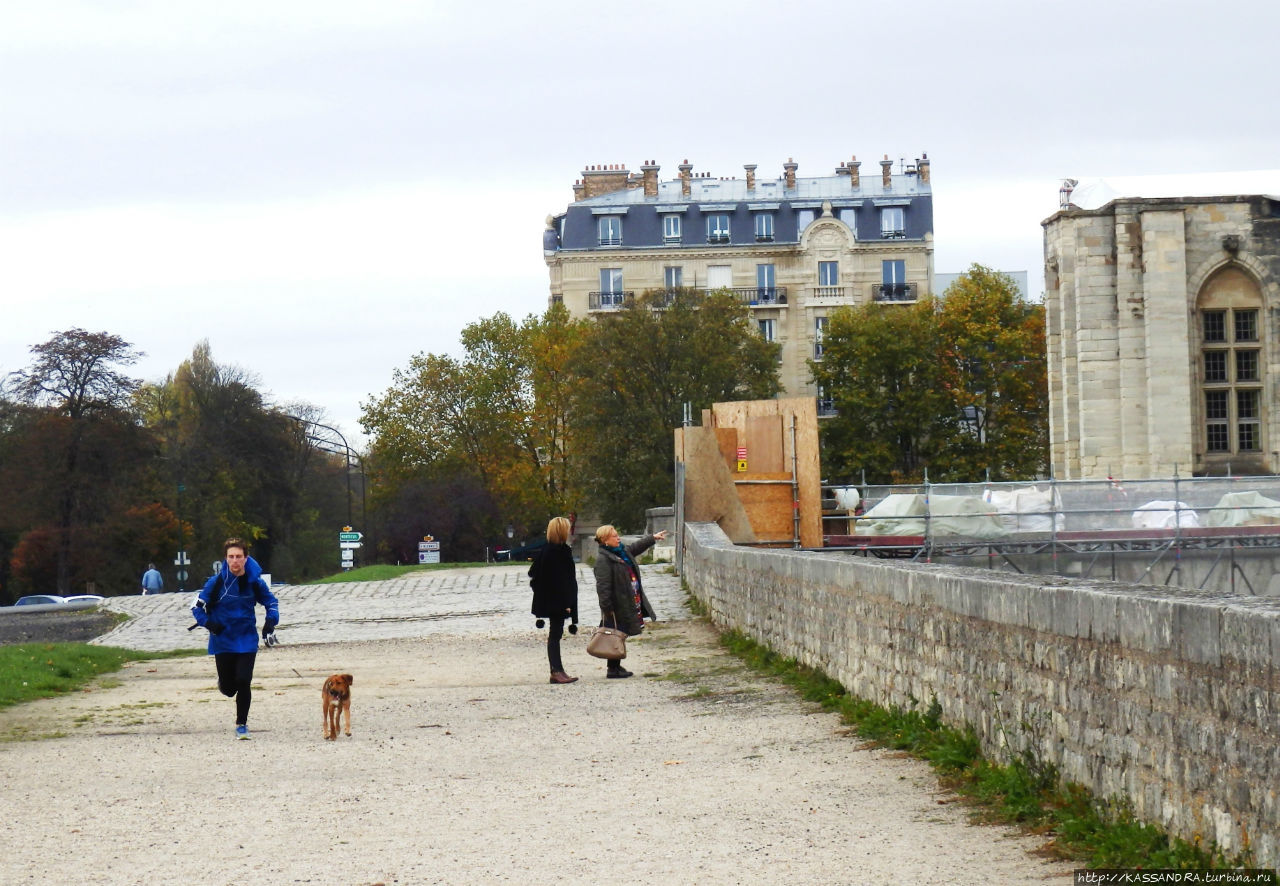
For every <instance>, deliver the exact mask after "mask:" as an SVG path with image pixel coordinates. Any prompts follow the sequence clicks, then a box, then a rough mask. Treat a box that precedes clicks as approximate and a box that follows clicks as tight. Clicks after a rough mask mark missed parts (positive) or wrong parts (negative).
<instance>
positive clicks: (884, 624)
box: [684, 523, 1280, 867]
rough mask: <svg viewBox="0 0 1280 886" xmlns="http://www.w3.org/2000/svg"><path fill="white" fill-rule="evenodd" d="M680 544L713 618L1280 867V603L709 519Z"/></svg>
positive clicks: (883, 697)
mask: <svg viewBox="0 0 1280 886" xmlns="http://www.w3.org/2000/svg"><path fill="white" fill-rule="evenodd" d="M685 544H686V548H685V555H684V577H685V579H686V581H687V583H688V586H689V588H690V590H691V591H692V593H693V594H694V595H695V596H696V597H697V598H698V599H699V600H700V601H702V603H703V604H705V605H706V607H707V608H708V610H709V611H710V614H711V618H712V619H713V621H714V622H715V623H716V624H717V625H719V626H722V627H725V628H734V629H736V630H739V631H741V632H742V633H744V634H746V635H747V636H749V637H751V638H752V639H754V640H756V641H757V642H760V643H763V644H765V645H767V646H768V647H770V648H771V649H773V650H775V651H776V652H779V653H781V654H783V655H787V656H793V657H795V658H796V659H797V660H798V661H800V662H802V663H804V664H807V665H810V666H813V667H816V668H820V669H821V670H823V671H824V672H826V673H827V674H829V675H830V676H831V677H833V678H835V679H837V680H839V681H840V682H841V683H842V684H843V685H844V686H845V687H846V688H847V689H848V690H849V691H850V692H852V693H853V694H855V695H857V696H860V697H862V698H866V699H869V700H871V701H875V702H877V703H879V704H882V705H885V706H890V705H898V706H904V707H906V706H910V705H919V707H920V708H921V709H922V710H923V708H925V707H927V706H928V704H929V703H930V700H931V699H932V698H934V697H936V698H937V700H938V702H939V703H940V704H941V706H942V711H943V719H944V720H945V721H946V722H948V723H950V724H952V725H957V726H959V725H963V724H969V725H972V726H973V728H974V729H975V730H976V731H977V733H978V736H979V738H980V739H981V741H982V744H983V747H984V750H985V751H986V752H987V753H988V754H990V755H991V756H993V757H994V758H996V759H1001V758H1002V757H1005V756H1007V754H1008V753H1009V752H1010V748H1011V749H1012V750H1014V751H1017V750H1021V749H1023V748H1024V747H1027V746H1034V750H1035V753H1036V754H1037V755H1038V756H1039V757H1040V758H1041V759H1043V760H1046V761H1048V762H1052V763H1053V764H1055V765H1056V766H1058V768H1059V769H1060V771H1061V773H1062V775H1063V777H1064V778H1065V779H1067V780H1069V781H1073V782H1078V783H1080V784H1083V785H1085V786H1086V787H1088V788H1089V789H1090V790H1092V791H1093V792H1094V793H1095V795H1097V796H1099V797H1115V796H1119V797H1124V798H1127V799H1128V800H1129V801H1130V802H1131V804H1132V806H1133V809H1134V812H1135V814H1136V815H1137V816H1138V817H1139V818H1141V819H1143V820H1146V821H1152V822H1157V823H1159V824H1161V825H1162V826H1164V827H1165V828H1167V829H1168V830H1169V831H1170V832H1172V833H1174V834H1177V835H1179V836H1182V837H1184V838H1186V839H1189V840H1194V839H1196V838H1197V837H1201V838H1203V839H1205V840H1213V841H1215V842H1217V843H1218V845H1220V846H1221V847H1223V848H1224V849H1226V850H1227V851H1228V852H1236V851H1239V850H1240V849H1242V848H1244V847H1245V846H1246V845H1247V846H1248V847H1249V848H1251V849H1252V851H1253V853H1254V861H1255V862H1256V863H1258V864H1261V865H1266V866H1269V867H1271V866H1276V865H1277V864H1280V601H1277V600H1275V599H1270V598H1265V599H1264V598H1257V597H1240V596H1230V595H1225V594H1211V593H1202V592H1196V591H1190V590H1182V589H1175V588H1167V589H1166V588H1153V587H1148V586H1141V585H1124V584H1115V583H1110V582H1088V581H1079V580H1070V579H1065V578H1057V577H1052V576H1015V575H1007V574H994V573H991V572H987V571H982V570H977V569H966V568H963V567H955V566H931V565H925V564H911V563H904V562H900V561H896V562H895V561H884V560H873V559H866V558H862V557H855V556H851V555H847V554H837V553H806V552H800V551H789V550H767V549H755V548H745V547H735V546H734V545H732V544H731V543H730V542H729V540H728V539H727V538H726V537H725V535H724V533H723V532H722V531H721V530H720V528H719V527H718V526H716V525H715V524H713V523H696V524H695V523H690V524H687V526H686V541H685ZM1022 724H1031V725H1030V726H1029V727H1027V726H1024V725H1022ZM1005 744H1007V745H1009V746H1010V747H1003V746H1004V745H1005Z"/></svg>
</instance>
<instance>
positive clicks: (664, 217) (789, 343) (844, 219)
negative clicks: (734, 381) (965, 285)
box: [543, 156, 933, 396]
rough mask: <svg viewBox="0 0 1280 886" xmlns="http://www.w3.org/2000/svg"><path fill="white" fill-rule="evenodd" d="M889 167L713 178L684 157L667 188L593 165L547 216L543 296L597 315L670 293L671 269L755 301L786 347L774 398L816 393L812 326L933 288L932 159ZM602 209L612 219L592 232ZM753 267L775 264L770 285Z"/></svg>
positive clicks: (649, 174)
mask: <svg viewBox="0 0 1280 886" xmlns="http://www.w3.org/2000/svg"><path fill="white" fill-rule="evenodd" d="M894 165H896V164H894V163H892V162H890V161H889V160H888V158H887V157H886V158H885V160H883V161H881V162H880V166H881V174H880V175H868V176H865V177H864V176H862V175H861V174H860V166H861V163H860V161H858V160H857V159H856V158H854V159H853V160H852V161H850V162H848V163H841V164H840V167H839V168H837V169H836V170H835V172H834V174H833V175H830V176H823V177H819V178H805V177H802V176H797V169H798V164H796V163H794V162H793V161H788V162H787V163H786V164H783V174H782V175H781V176H779V177H778V178H777V179H776V180H766V179H765V177H763V176H757V166H756V165H755V164H747V165H746V166H745V167H744V170H745V173H746V175H745V177H744V178H743V179H736V178H735V179H719V178H712V177H711V176H709V175H706V174H704V175H701V176H698V175H694V173H693V166H692V165H691V164H689V163H688V161H686V162H684V163H682V164H680V167H679V169H680V175H679V177H678V178H677V179H675V180H673V181H669V182H662V181H659V179H658V170H659V167H658V166H657V165H656V164H655V163H653V162H646V163H645V164H644V165H643V166H642V167H641V170H642V174H640V175H636V174H634V173H631V172H629V171H628V170H627V169H626V168H625V167H624V166H622V165H620V164H614V165H608V166H601V167H592V168H589V169H587V170H584V171H583V173H582V179H581V180H579V181H578V182H577V183H575V185H574V202H573V203H572V204H570V206H569V207H568V209H567V210H566V211H565V212H563V213H562V214H559V215H556V216H553V217H550V218H549V219H548V227H547V230H546V232H545V234H544V238H543V252H544V257H545V259H546V263H547V267H548V271H549V275H550V289H551V301H553V302H555V301H561V302H563V303H564V305H565V307H567V308H568V309H569V312H570V313H571V314H573V315H574V316H578V317H584V316H599V315H601V314H603V313H606V312H608V311H612V310H618V309H619V308H620V307H621V306H622V305H623V304H625V300H626V299H627V298H631V297H634V296H636V295H639V294H641V293H644V292H647V291H652V290H664V289H668V288H670V287H671V283H672V275H673V274H678V275H679V280H680V283H679V285H681V286H684V287H691V288H694V289H703V290H712V289H722V288H729V289H732V290H733V291H734V293H735V294H736V295H738V296H739V298H741V300H742V301H743V302H744V303H746V304H748V305H750V308H751V314H752V320H753V322H755V323H756V324H757V327H758V328H759V329H760V330H761V334H764V335H771V336H772V338H773V340H774V341H777V342H778V343H780V344H781V345H782V355H781V362H780V365H779V378H780V381H781V383H782V386H783V396H814V395H815V394H817V391H816V389H815V387H814V386H813V384H812V382H811V381H810V378H809V366H808V361H809V360H810V359H820V357H821V349H820V344H821V342H820V338H821V332H820V326H821V323H823V322H825V319H824V318H825V317H826V316H827V314H828V313H829V312H830V311H832V310H834V309H835V308H837V307H840V306H842V305H857V304H863V303H866V302H870V301H884V302H886V303H895V304H905V303H911V302H914V301H916V300H917V299H918V298H919V297H921V296H923V295H925V294H927V293H930V292H932V291H933V204H932V190H931V183H930V165H929V160H928V157H927V156H926V157H924V158H922V159H920V160H916V161H914V163H911V164H910V165H905V166H904V167H903V168H902V170H901V171H900V172H899V173H898V174H894V172H893V166H894ZM885 212H896V213H897V215H896V216H893V219H895V220H896V221H898V222H900V224H901V226H900V227H899V228H897V229H891V227H890V226H892V225H893V224H894V223H895V222H894V221H893V220H888V221H887V220H886V219H885V218H884V213H885ZM720 214H722V215H723V216H724V217H725V218H726V219H727V220H729V228H730V231H729V233H728V234H727V235H726V237H725V238H724V240H723V241H722V242H710V241H711V239H712V238H711V237H710V236H709V234H708V231H707V228H706V225H707V224H708V221H707V220H708V218H709V217H712V216H715V215H720ZM761 215H768V216H769V217H770V226H769V228H768V232H767V234H766V233H765V232H764V230H763V229H762V228H760V227H758V226H757V223H758V220H759V219H758V217H759V216H761ZM610 216H615V217H616V218H617V219H618V225H617V227H616V228H599V227H598V225H599V224H600V219H601V218H608V217H610ZM670 220H674V221H670ZM668 224H671V225H674V227H667V225H668ZM606 233H607V234H608V235H609V236H606ZM615 234H616V236H615ZM886 261H888V262H900V263H901V264H900V271H901V277H899V278H896V279H895V280H894V282H893V284H892V285H890V286H888V287H886V286H885V281H886V276H885V275H886V273H888V271H887V270H886V268H885V262H886ZM761 266H769V267H770V268H771V270H770V271H769V272H768V274H769V275H770V276H769V277H768V278H767V280H765V279H763V278H762V277H761V274H762V272H761V271H760V267H761ZM610 268H612V269H616V270H617V272H618V278H617V279H619V280H620V281H621V282H620V287H621V292H620V294H621V295H622V297H621V298H613V297H610V294H609V293H608V292H605V287H604V285H603V284H602V278H601V271H602V269H610Z"/></svg>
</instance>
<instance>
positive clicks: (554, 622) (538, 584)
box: [529, 517, 578, 683]
mask: <svg viewBox="0 0 1280 886" xmlns="http://www.w3.org/2000/svg"><path fill="white" fill-rule="evenodd" d="M568 542H569V521H568V520H567V519H566V518H564V517H552V518H551V522H550V523H548V524H547V543H546V544H545V545H544V546H543V547H542V549H541V550H540V551H538V553H537V555H536V556H535V557H534V558H533V565H531V566H530V567H529V584H530V586H531V587H532V588H533V615H534V616H535V617H536V618H537V619H538V621H537V626H538V627H542V620H543V619H544V618H545V619H546V620H547V622H548V623H549V624H550V632H549V633H548V634H547V662H548V663H549V664H550V665H551V682H552V683H574V682H576V681H577V679H578V678H577V677H570V676H569V675H568V674H566V673H565V672H564V663H563V662H562V661H561V659H560V638H561V637H563V636H564V623H565V619H568V620H569V633H571V634H576V633H578V576H577V570H576V567H574V565H573V551H572V550H570V549H569V544H568Z"/></svg>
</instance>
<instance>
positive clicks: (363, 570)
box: [307, 563, 511, 585]
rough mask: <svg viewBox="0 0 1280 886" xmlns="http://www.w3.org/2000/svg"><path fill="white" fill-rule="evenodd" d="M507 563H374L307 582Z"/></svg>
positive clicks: (383, 577) (371, 578)
mask: <svg viewBox="0 0 1280 886" xmlns="http://www.w3.org/2000/svg"><path fill="white" fill-rule="evenodd" d="M509 565H511V564H509V563H427V564H422V565H419V564H417V563H415V564H413V565H411V566H388V565H384V564H381V563H375V564H374V565H372V566H361V567H359V568H357V569H352V570H351V571H350V572H339V573H336V574H335V575H329V576H326V577H324V578H317V579H316V580H315V581H310V582H307V584H313V585H327V584H335V583H337V582H343V581H386V580H388V579H391V578H399V577H400V576H402V575H407V574H408V573H410V572H436V571H438V570H441V569H462V568H464V567H471V566H509Z"/></svg>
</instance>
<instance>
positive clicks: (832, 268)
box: [818, 261, 840, 286]
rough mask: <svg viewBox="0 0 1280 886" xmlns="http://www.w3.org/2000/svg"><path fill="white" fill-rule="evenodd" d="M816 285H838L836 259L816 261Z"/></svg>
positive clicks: (838, 269)
mask: <svg viewBox="0 0 1280 886" xmlns="http://www.w3.org/2000/svg"><path fill="white" fill-rule="evenodd" d="M818 285H819V286H839V285H840V262H838V261H820V262H818Z"/></svg>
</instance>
